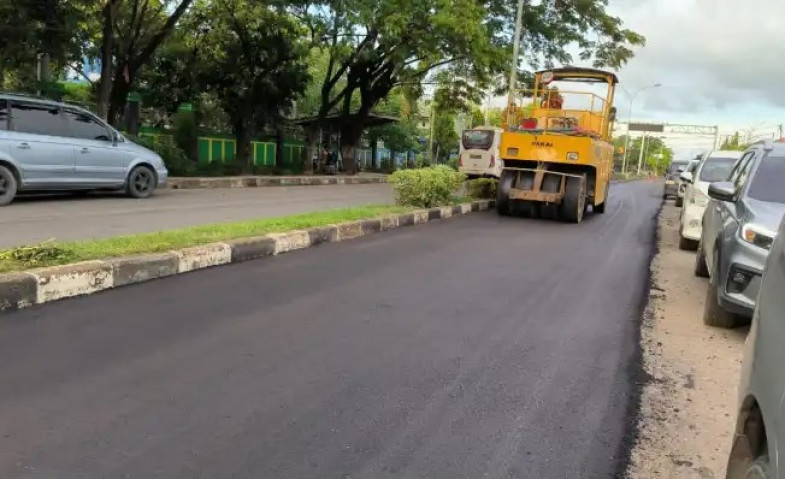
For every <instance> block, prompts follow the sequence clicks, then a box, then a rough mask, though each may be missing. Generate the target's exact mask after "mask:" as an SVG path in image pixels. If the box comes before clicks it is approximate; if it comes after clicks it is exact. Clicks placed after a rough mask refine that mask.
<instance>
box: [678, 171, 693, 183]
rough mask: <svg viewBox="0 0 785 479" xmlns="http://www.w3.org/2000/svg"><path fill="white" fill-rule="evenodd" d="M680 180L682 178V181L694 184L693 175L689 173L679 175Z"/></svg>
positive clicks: (684, 172)
mask: <svg viewBox="0 0 785 479" xmlns="http://www.w3.org/2000/svg"><path fill="white" fill-rule="evenodd" d="M679 178H681V181H683V182H685V183H692V173H690V172H689V171H683V172H682V173H681V174H680V175H679Z"/></svg>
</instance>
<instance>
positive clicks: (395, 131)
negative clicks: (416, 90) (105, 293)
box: [368, 88, 420, 161]
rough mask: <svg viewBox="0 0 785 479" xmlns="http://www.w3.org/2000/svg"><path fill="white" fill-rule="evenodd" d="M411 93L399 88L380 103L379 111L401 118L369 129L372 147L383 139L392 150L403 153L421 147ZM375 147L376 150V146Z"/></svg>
mask: <svg viewBox="0 0 785 479" xmlns="http://www.w3.org/2000/svg"><path fill="white" fill-rule="evenodd" d="M409 94H410V92H407V91H405V90H404V89H402V88H398V89H396V90H395V91H393V92H392V93H391V94H390V95H389V96H388V97H387V98H386V99H385V100H384V101H382V102H381V103H380V104H379V106H378V107H377V109H376V111H377V112H378V113H380V114H384V115H389V116H397V117H398V118H399V120H398V121H397V122H395V123H391V124H388V125H384V126H378V127H373V128H370V129H369V130H368V139H369V141H370V143H371V146H372V148H373V147H374V146H375V144H376V142H377V141H379V140H381V141H383V142H384V144H385V146H386V147H387V148H389V149H390V151H391V152H398V153H403V152H407V151H411V150H417V149H419V146H420V143H419V137H420V131H419V129H418V128H417V119H416V118H415V111H413V109H412V102H413V101H414V100H413V99H412V98H410V96H409ZM373 149H374V150H375V148H373ZM374 161H375V158H374Z"/></svg>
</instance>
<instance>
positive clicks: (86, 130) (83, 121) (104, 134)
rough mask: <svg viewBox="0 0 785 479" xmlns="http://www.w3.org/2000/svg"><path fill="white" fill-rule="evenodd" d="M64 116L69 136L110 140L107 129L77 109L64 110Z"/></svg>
mask: <svg viewBox="0 0 785 479" xmlns="http://www.w3.org/2000/svg"><path fill="white" fill-rule="evenodd" d="M65 118H66V121H67V122H68V128H69V129H70V134H69V136H72V137H74V138H82V139H85V140H101V141H112V138H111V136H109V130H107V129H106V128H105V127H104V126H103V125H101V124H99V123H98V122H97V121H95V120H94V119H93V118H92V117H90V116H89V115H85V114H84V113H81V112H78V111H66V112H65Z"/></svg>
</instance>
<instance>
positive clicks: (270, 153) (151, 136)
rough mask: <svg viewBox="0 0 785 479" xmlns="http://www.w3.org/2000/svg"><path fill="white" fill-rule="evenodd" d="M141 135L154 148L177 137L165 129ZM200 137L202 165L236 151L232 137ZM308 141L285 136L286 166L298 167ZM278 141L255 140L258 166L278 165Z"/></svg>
mask: <svg viewBox="0 0 785 479" xmlns="http://www.w3.org/2000/svg"><path fill="white" fill-rule="evenodd" d="M139 139H140V140H142V141H143V142H144V143H145V144H146V145H148V146H150V147H152V148H155V147H159V146H163V145H172V144H173V143H174V137H173V136H172V135H169V134H166V133H153V132H149V131H148V132H140V133H139ZM197 141H198V145H197V146H198V158H197V161H198V162H199V164H201V165H206V164H210V163H224V164H225V163H231V162H232V161H234V158H235V156H236V154H237V141H236V140H234V139H233V138H221V137H212V136H202V137H199V138H198V139H197ZM305 150H306V147H305V143H303V142H299V141H296V140H285V141H284V144H283V161H281V164H280V166H281V167H282V168H284V169H288V170H292V171H299V170H301V169H302V162H303V158H304V156H305ZM275 156H276V144H275V142H271V141H252V142H251V157H252V158H253V162H254V165H255V166H271V167H272V166H275Z"/></svg>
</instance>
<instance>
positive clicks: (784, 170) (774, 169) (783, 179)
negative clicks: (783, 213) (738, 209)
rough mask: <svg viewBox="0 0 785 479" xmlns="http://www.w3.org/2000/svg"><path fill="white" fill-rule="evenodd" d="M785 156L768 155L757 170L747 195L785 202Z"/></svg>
mask: <svg viewBox="0 0 785 479" xmlns="http://www.w3.org/2000/svg"><path fill="white" fill-rule="evenodd" d="M783 185H785V156H769V157H766V158H765V159H764V160H763V161H762V162H761V164H760V166H759V167H758V170H757V171H756V172H755V176H754V177H753V179H752V183H750V189H749V191H748V192H747V196H749V197H750V198H753V199H756V200H760V201H769V202H772V203H785V188H783Z"/></svg>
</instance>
